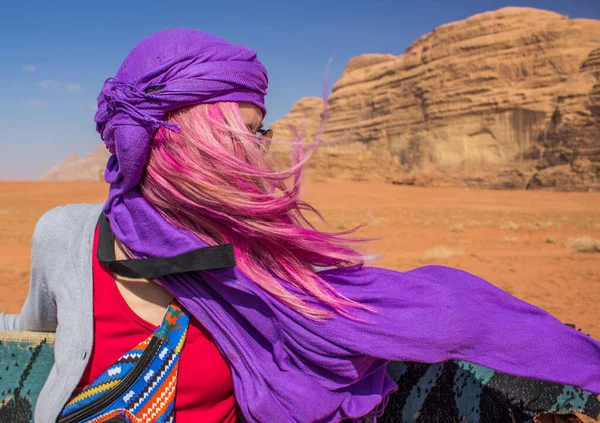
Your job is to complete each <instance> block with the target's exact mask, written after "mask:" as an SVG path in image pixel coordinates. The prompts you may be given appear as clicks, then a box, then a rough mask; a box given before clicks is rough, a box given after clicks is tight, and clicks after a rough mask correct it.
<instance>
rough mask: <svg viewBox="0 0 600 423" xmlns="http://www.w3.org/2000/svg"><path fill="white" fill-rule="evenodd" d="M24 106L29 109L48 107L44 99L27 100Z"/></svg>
mask: <svg viewBox="0 0 600 423" xmlns="http://www.w3.org/2000/svg"><path fill="white" fill-rule="evenodd" d="M23 106H25V107H27V108H28V109H41V108H42V107H46V102H45V101H44V100H27V101H25V103H23Z"/></svg>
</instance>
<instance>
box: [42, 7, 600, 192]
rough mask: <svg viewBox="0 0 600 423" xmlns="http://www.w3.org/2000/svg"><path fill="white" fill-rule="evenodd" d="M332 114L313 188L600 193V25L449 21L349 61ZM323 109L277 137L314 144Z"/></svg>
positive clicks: (535, 13)
mask: <svg viewBox="0 0 600 423" xmlns="http://www.w3.org/2000/svg"><path fill="white" fill-rule="evenodd" d="M326 106H327V108H326V111H327V115H328V120H327V122H326V125H325V126H324V128H323V129H324V133H323V140H324V141H336V140H337V141H338V142H337V144H335V145H328V146H325V147H322V148H320V149H319V150H318V151H317V153H316V154H315V155H314V157H313V159H312V160H311V162H309V166H310V168H311V170H310V172H309V176H310V177H311V178H312V179H352V180H386V181H390V182H393V183H399V184H420V185H443V184H450V185H462V186H475V187H487V188H528V189H546V188H548V189H561V190H588V189H600V21H598V20H591V19H569V18H568V17H566V16H562V15H560V14H557V13H553V12H549V11H543V10H537V9H531V8H515V7H510V8H504V9H500V10H497V11H494V12H487V13H482V14H479V15H475V16H472V17H470V18H468V19H465V20H463V21H458V22H453V23H449V24H446V25H443V26H441V27H439V28H436V29H435V30H434V31H432V32H431V33H429V34H426V35H423V36H422V37H420V38H419V39H417V40H416V41H415V42H414V43H413V44H412V45H411V46H410V47H409V48H408V49H407V50H406V52H405V54H403V55H400V56H394V55H389V54H366V55H362V56H359V57H355V58H353V59H351V60H350V61H349V63H348V65H347V67H346V69H345V71H344V73H343V75H342V77H341V78H340V80H339V81H338V82H337V83H336V84H335V85H334V86H333V90H332V94H331V96H330V97H329V98H328V100H327V104H326ZM323 110H324V103H323V101H322V100H321V99H318V98H305V99H302V100H300V101H298V102H297V103H296V104H295V105H294V107H293V108H292V110H291V112H290V113H289V114H288V115H287V116H285V117H284V118H283V119H281V120H280V121H278V122H276V123H274V124H273V128H274V129H275V130H276V135H275V136H276V138H278V139H282V140H290V139H294V137H295V134H296V133H304V135H305V136H304V140H305V142H310V140H311V139H312V137H313V136H314V135H315V133H317V131H318V129H319V127H320V125H321V120H322V119H321V118H322V114H323ZM103 148H104V147H101V149H103ZM271 148H272V149H273V152H274V156H275V158H276V160H277V161H278V162H285V161H286V159H287V157H288V155H287V153H286V152H285V149H286V147H285V146H284V145H283V144H279V145H278V144H277V143H273V146H272V147H271ZM100 153H102V154H104V155H102V154H100ZM98 155H100V156H101V157H99V158H96V157H97V156H98ZM95 160H96V161H95ZM105 163H106V152H105V151H102V152H100V151H97V152H95V153H92V154H91V155H90V156H87V157H85V158H80V159H74V158H71V159H69V160H68V162H65V163H63V164H61V165H59V166H57V167H55V168H53V169H52V170H51V171H50V172H48V174H47V175H46V177H47V178H51V179H89V178H91V179H93V178H98V177H99V175H101V169H103V167H104V164H105Z"/></svg>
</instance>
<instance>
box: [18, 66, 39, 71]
mask: <svg viewBox="0 0 600 423" xmlns="http://www.w3.org/2000/svg"><path fill="white" fill-rule="evenodd" d="M21 70H22V71H23V72H35V71H36V70H37V68H36V67H35V66H33V65H23V66H22V67H21Z"/></svg>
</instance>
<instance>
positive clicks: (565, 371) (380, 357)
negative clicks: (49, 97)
mask: <svg viewBox="0 0 600 423" xmlns="http://www.w3.org/2000/svg"><path fill="white" fill-rule="evenodd" d="M266 87H267V76H266V71H265V69H264V67H263V66H262V65H261V64H260V62H259V61H258V59H257V58H256V54H255V53H254V52H252V51H251V50H249V49H247V48H246V47H243V46H235V45H232V44H230V43H228V42H226V41H224V40H222V39H219V38H217V37H214V36H211V35H208V34H205V33H202V32H199V31H192V30H185V29H173V30H168V31H164V32H161V33H158V34H155V35H153V36H152V37H150V38H147V39H146V40H144V41H142V42H141V43H140V44H139V45H138V46H137V47H136V48H135V49H134V50H133V51H132V52H131V54H130V55H129V56H128V57H127V59H126V60H125V62H124V63H123V66H122V67H121V69H120V70H119V72H118V73H117V76H116V78H113V79H109V80H108V81H107V82H106V84H105V85H104V87H103V89H102V93H101V94H100V97H99V110H98V113H97V115H96V122H97V123H98V130H99V132H100V133H101V134H102V137H103V139H104V141H105V143H106V145H107V146H108V148H109V150H110V152H111V153H112V154H113V156H112V157H111V159H110V160H109V163H108V165H107V170H106V180H107V182H109V183H110V184H111V187H110V194H109V198H108V201H107V203H106V206H105V208H104V210H105V213H106V215H107V216H108V219H109V221H110V224H111V227H112V229H113V231H114V232H115V235H116V236H117V238H118V239H119V240H120V241H121V242H123V243H124V244H125V245H127V246H128V247H129V248H130V249H132V250H133V251H134V252H135V253H136V254H138V255H140V256H143V257H171V256H174V255H178V254H182V253H185V252H188V251H192V250H195V249H198V248H202V247H205V246H206V244H205V243H203V242H202V241H200V240H199V239H197V238H196V237H195V236H194V235H193V234H191V233H189V232H186V231H184V230H182V229H179V228H176V227H174V226H172V225H170V224H169V223H167V222H166V221H165V220H164V219H163V218H162V217H161V216H160V215H159V214H158V212H156V211H155V210H154V209H153V208H152V207H151V206H150V205H149V204H148V203H147V202H146V201H145V199H144V198H143V197H142V196H141V194H140V192H139V191H138V189H137V184H138V183H139V181H140V177H141V174H142V170H143V168H144V165H145V164H146V160H147V157H148V150H149V145H150V142H151V139H152V135H153V133H154V132H155V131H156V130H157V129H158V128H159V127H161V126H163V127H166V128H167V129H170V130H174V131H178V130H179V128H178V127H176V126H174V125H171V124H169V123H166V122H164V121H162V120H161V119H164V115H165V113H167V112H168V111H170V110H174V109H177V108H180V107H184V106H189V105H193V104H198V103H208V102H217V101H244V102H250V103H253V104H255V105H257V106H258V107H260V108H261V109H262V110H263V111H264V105H263V97H264V95H265V93H266ZM320 275H321V277H322V278H323V280H324V281H325V282H327V283H329V284H331V285H332V286H333V287H334V288H335V289H336V290H338V291H339V292H340V293H341V294H342V295H344V296H346V297H348V298H350V299H353V300H355V301H358V302H360V303H362V304H366V305H369V306H371V307H374V308H375V309H377V310H378V312H377V313H367V312H364V311H356V313H357V317H358V318H359V320H350V319H347V318H344V317H341V316H337V315H336V316H334V317H333V318H332V319H331V320H327V321H324V322H315V321H313V320H310V319H307V318H305V317H303V316H302V315H300V314H299V313H297V312H295V311H293V310H290V309H289V308H288V307H286V306H285V305H283V304H282V303H280V302H279V301H277V300H275V299H274V298H272V297H271V296H270V295H268V294H267V293H265V292H264V291H263V290H262V289H261V288H260V287H258V286H257V285H256V284H255V283H254V282H253V281H252V280H250V279H249V278H248V277H247V276H245V275H244V274H242V273H241V272H239V270H238V269H236V268H232V269H223V270H214V271H203V272H197V273H185V274H175V275H169V276H165V277H163V278H161V279H160V281H161V283H162V284H163V285H164V286H165V288H167V289H168V290H169V291H170V292H171V293H172V294H173V296H174V297H175V298H177V299H178V300H179V301H180V302H181V304H183V306H184V307H186V308H187V310H189V312H190V313H191V314H192V315H193V316H194V317H195V318H197V319H198V320H199V321H200V322H201V323H202V324H203V325H204V326H205V327H206V328H207V329H208V330H209V331H210V333H211V334H212V336H213V338H214V340H215V342H216V344H217V345H218V347H219V349H220V350H221V352H222V353H223V355H224V356H225V358H226V359H227V361H228V363H229V365H230V367H231V370H232V374H233V380H234V388H235V396H236V399H237V401H238V404H239V406H240V409H241V411H242V413H243V414H244V416H245V417H246V419H247V420H248V421H249V422H278V423H279V422H297V423H307V422H338V421H340V420H342V419H346V418H358V417H361V416H364V415H367V414H368V413H370V412H373V410H374V409H376V407H377V406H378V405H379V404H380V403H381V402H382V401H384V399H385V397H386V396H387V395H388V394H389V393H390V392H392V391H393V390H394V389H395V384H394V383H393V381H392V380H391V379H390V378H389V377H388V376H387V374H386V370H385V366H386V364H387V362H388V360H400V361H420V362H426V363H433V362H439V361H443V360H449V359H456V360H465V361H469V362H473V363H476V364H480V365H483V366H486V367H490V368H492V369H495V370H498V371H501V372H504V373H508V374H512V375H516V376H522V377H529V378H533V379H539V380H546V381H551V382H559V383H564V384H568V385H575V386H578V387H580V388H583V389H586V390H588V391H591V392H594V393H596V394H599V393H600V343H598V342H597V341H594V340H593V339H592V338H591V337H590V336H587V335H584V334H582V333H580V332H578V331H576V330H574V329H571V328H569V327H567V326H565V325H563V324H562V323H561V322H559V321H558V320H556V319H555V318H553V317H552V316H550V315H549V314H548V313H546V312H544V311H543V310H540V309H538V308H536V307H534V306H532V305H529V304H527V303H525V302H523V301H520V300H519V299H517V298H514V297H512V296H511V295H509V294H507V293H505V292H503V291H501V290H499V289H498V288H495V287H494V286H492V285H490V284H489V283H487V282H486V281H484V280H482V279H479V278H477V277H475V276H473V275H470V274H468V273H465V272H461V271H458V270H455V269H450V268H445V267H439V266H428V267H424V268H421V269H416V270H413V271H410V272H407V273H400V272H395V271H391V270H384V269H377V268H369V267H360V268H358V267H353V268H347V269H334V270H327V271H324V272H321V273H320ZM280 282H281V283H282V285H284V286H286V287H287V288H288V289H289V290H290V291H295V288H294V287H292V286H289V284H287V283H286V282H285V281H280ZM296 294H297V295H298V296H299V297H303V296H304V294H302V293H301V292H296ZM304 299H305V300H306V301H307V302H311V303H314V301H311V299H310V298H304ZM315 306H316V307H319V306H318V305H315Z"/></svg>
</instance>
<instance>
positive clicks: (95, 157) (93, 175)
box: [41, 144, 110, 181]
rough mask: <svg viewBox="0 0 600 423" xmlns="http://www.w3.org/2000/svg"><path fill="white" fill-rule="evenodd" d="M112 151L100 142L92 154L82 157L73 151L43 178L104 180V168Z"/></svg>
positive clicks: (51, 179)
mask: <svg viewBox="0 0 600 423" xmlns="http://www.w3.org/2000/svg"><path fill="white" fill-rule="evenodd" d="M109 157H110V153H109V152H108V150H107V149H106V147H105V146H104V144H100V145H99V146H98V147H96V148H95V149H94V151H92V152H91V153H90V154H88V155H87V156H85V157H80V156H78V155H77V154H75V153H71V154H69V155H68V156H67V158H66V159H65V160H64V161H63V162H62V163H60V164H58V165H56V166H54V167H53V168H51V169H50V170H49V171H48V172H46V173H45V174H44V175H43V176H42V177H41V179H42V180H44V181H103V180H104V168H105V167H106V162H107V161H108V158H109Z"/></svg>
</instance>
